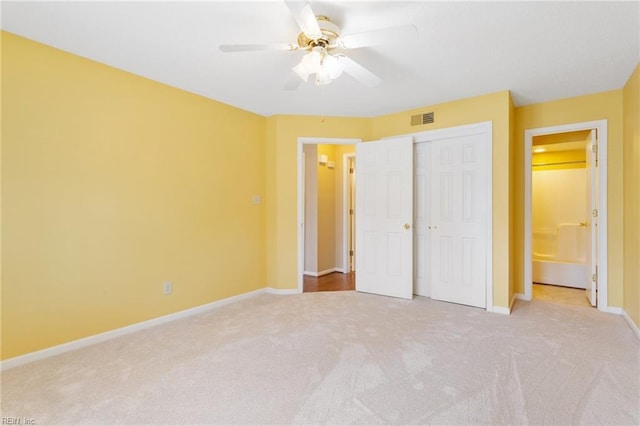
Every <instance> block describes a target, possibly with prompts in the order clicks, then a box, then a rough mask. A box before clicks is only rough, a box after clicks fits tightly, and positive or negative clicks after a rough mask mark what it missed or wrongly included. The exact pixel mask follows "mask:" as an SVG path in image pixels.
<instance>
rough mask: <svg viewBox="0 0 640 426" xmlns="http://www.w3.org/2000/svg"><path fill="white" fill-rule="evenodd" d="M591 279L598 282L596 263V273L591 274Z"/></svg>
mask: <svg viewBox="0 0 640 426" xmlns="http://www.w3.org/2000/svg"><path fill="white" fill-rule="evenodd" d="M591 281H593V282H594V283H596V284H597V283H598V265H596V273H595V274H592V275H591Z"/></svg>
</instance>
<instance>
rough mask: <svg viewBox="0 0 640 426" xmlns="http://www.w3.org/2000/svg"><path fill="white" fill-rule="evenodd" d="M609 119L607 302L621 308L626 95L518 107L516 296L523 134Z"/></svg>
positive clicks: (519, 272) (520, 265)
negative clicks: (623, 132) (623, 107)
mask: <svg viewBox="0 0 640 426" xmlns="http://www.w3.org/2000/svg"><path fill="white" fill-rule="evenodd" d="M602 119H606V120H608V133H609V134H608V145H607V156H608V164H607V168H608V175H607V191H608V204H607V214H608V222H607V227H608V260H609V265H608V277H607V278H608V303H609V306H614V307H621V306H622V300H623V293H622V257H623V248H622V241H623V229H622V206H623V194H622V90H613V91H609V92H604V93H597V94H593V95H586V96H579V97H575V98H569V99H561V100H557V101H553V102H544V103H540V104H534V105H527V106H523V107H519V108H516V120H515V143H514V145H513V153H514V160H513V161H514V168H515V175H514V178H515V180H514V185H515V187H514V191H513V197H512V203H513V212H514V219H515V233H514V237H515V247H514V249H515V253H517V255H516V257H515V259H514V263H513V267H514V268H515V279H516V282H515V291H516V293H523V292H524V283H523V273H524V272H523V259H522V257H523V256H522V253H523V251H524V240H523V238H524V173H525V171H524V150H523V145H524V131H525V130H527V129H535V128H540V127H550V126H558V125H563V124H569V123H579V122H585V121H593V120H602Z"/></svg>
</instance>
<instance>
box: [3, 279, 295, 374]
mask: <svg viewBox="0 0 640 426" xmlns="http://www.w3.org/2000/svg"><path fill="white" fill-rule="evenodd" d="M263 293H269V294H279V295H287V294H297V293H299V292H298V291H297V290H295V289H291V290H289V289H285V290H281V289H275V288H270V287H267V288H261V289H258V290H254V291H250V292H248V293H243V294H238V295H237V296H231V297H227V298H226V299H221V300H216V301H215V302H211V303H207V304H205V305H200V306H196V307H194V308H189V309H185V310H183V311H178V312H174V313H173V314H168V315H163V316H161V317H157V318H153V319H150V320H146V321H142V322H139V323H135V324H131V325H127V326H125V327H121V328H116V329H114V330H109V331H105V332H103V333H98V334H94V335H93V336H88V337H83V338H82V339H78V340H73V341H71V342H67V343H62V344H60V345H56V346H52V347H50V348H46V349H41V350H39V351H35V352H30V353H28V354H25V355H20V356H17V357H14V358H9V359H6V360H4V361H2V362H0V371H5V370H9V369H11V368H15V367H20V366H22V365H25V364H29V363H31V362H34V361H39V360H42V359H45V358H50V357H53V356H56V355H61V354H63V353H67V352H72V351H75V350H77V349H82V348H86V347H87V346H91V345H95V344H96V343H102V342H106V341H107V340H112V339H115V338H117V337H122V336H126V335H127V334H131V333H136V332H138V331H142V330H146V329H148V328H151V327H155V326H158V325H161V324H165V323H168V322H171V321H175V320H177V319H181V318H186V317H190V316H193V315H198V314H202V313H204V312H208V311H211V310H214V309H217V308H220V307H222V306H225V305H229V304H231V303H236V302H239V301H241V300H245V299H249V298H252V297H255V296H257V295H259V294H263Z"/></svg>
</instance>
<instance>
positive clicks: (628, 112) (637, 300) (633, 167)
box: [623, 65, 640, 327]
mask: <svg viewBox="0 0 640 426" xmlns="http://www.w3.org/2000/svg"><path fill="white" fill-rule="evenodd" d="M623 105H624V117H623V122H624V136H623V137H624V148H623V150H624V310H625V312H627V314H628V315H629V316H630V317H631V318H632V319H633V321H634V322H635V324H636V325H637V326H638V327H640V65H638V66H636V69H635V71H634V72H633V74H632V75H631V77H630V78H629V80H628V81H627V84H625V86H624V91H623Z"/></svg>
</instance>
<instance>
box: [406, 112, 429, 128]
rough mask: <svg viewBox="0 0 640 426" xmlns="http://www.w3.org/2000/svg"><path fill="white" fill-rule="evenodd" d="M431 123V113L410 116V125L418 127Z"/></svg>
mask: <svg viewBox="0 0 640 426" xmlns="http://www.w3.org/2000/svg"><path fill="white" fill-rule="evenodd" d="M431 123H433V112H426V113H424V114H416V115H412V116H411V125H412V126H419V125H421V124H431Z"/></svg>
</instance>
